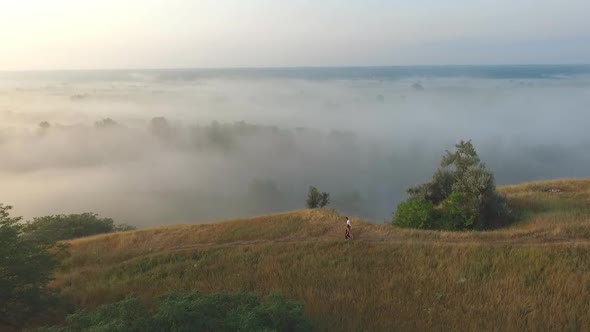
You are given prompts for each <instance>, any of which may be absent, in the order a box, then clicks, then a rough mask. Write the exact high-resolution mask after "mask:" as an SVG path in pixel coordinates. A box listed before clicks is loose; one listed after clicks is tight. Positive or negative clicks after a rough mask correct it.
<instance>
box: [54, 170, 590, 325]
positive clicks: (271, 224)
mask: <svg viewBox="0 0 590 332" xmlns="http://www.w3.org/2000/svg"><path fill="white" fill-rule="evenodd" d="M498 189H499V191H500V192H502V193H503V194H505V195H506V196H507V198H508V202H509V205H510V207H511V208H512V209H513V210H514V211H519V214H520V218H519V222H518V223H517V224H515V225H513V226H511V227H508V228H504V229H499V230H494V231H486V232H439V231H419V230H407V229H399V228H395V227H392V226H391V225H384V224H375V223H371V222H369V221H366V220H359V219H355V218H353V234H354V237H355V238H354V240H353V241H345V240H344V239H343V233H344V217H343V216H341V215H339V214H338V213H337V212H335V211H332V210H302V211H294V212H288V213H282V214H275V215H268V216H259V217H255V218H246V219H239V220H229V221H223V222H213V223H205V224H191V225H176V226H166V227H158V228H152V229H145V230H137V231H131V232H124V233H115V234H108V235H101V236H94V237H88V238H83V239H77V240H72V241H70V242H69V244H70V253H71V255H70V256H69V257H68V258H67V259H66V261H65V267H64V269H63V271H61V272H60V273H58V274H57V276H56V280H55V281H54V282H53V284H52V287H54V288H56V289H59V290H60V292H61V293H62V294H64V295H66V296H68V297H70V298H72V299H74V301H75V302H76V304H78V305H80V306H81V307H84V308H92V307H95V306H97V305H100V304H104V303H109V302H112V301H116V300H119V299H121V298H124V297H125V296H127V295H130V294H136V295H138V296H140V297H141V298H142V299H143V300H145V301H146V302H147V303H152V302H153V301H154V299H155V298H156V297H157V296H158V295H160V294H162V293H164V292H167V291H171V290H189V289H191V290H199V291H202V292H206V293H209V292H217V291H232V292H233V291H247V292H254V293H257V294H263V295H265V294H268V293H270V292H273V291H275V290H281V291H282V292H283V294H285V295H286V296H288V297H290V298H293V299H296V300H299V301H301V302H303V303H304V304H305V310H306V315H307V316H308V317H309V318H310V319H311V320H312V322H313V323H314V325H315V326H316V327H317V328H318V329H320V330H333V331H340V330H349V331H358V330H365V331H379V330H432V329H442V330H481V329H483V330H492V329H499V330H523V329H533V330H585V329H589V328H590V317H588V315H587V313H588V310H590V304H589V302H588V301H587V299H588V295H589V294H590V255H589V254H590V204H589V203H590V179H575V180H574V179H566V180H554V181H544V182H534V183H526V184H520V185H513V186H504V187H500V188H498Z"/></svg>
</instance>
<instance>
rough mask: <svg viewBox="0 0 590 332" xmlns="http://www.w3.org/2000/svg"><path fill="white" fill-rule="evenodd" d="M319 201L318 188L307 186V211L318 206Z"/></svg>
mask: <svg viewBox="0 0 590 332" xmlns="http://www.w3.org/2000/svg"><path fill="white" fill-rule="evenodd" d="M320 200H321V193H320V191H319V190H318V188H316V187H314V186H309V191H308V192H307V208H308V209H315V208H317V207H318V206H319V205H320Z"/></svg>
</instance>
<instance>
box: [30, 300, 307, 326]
mask: <svg viewBox="0 0 590 332" xmlns="http://www.w3.org/2000/svg"><path fill="white" fill-rule="evenodd" d="M310 330H311V325H310V324H309V322H308V321H307V320H306V319H305V318H304V316H303V306H302V305H301V304H298V303H295V302H291V301H288V300H286V299H285V298H284V297H282V296H280V295H271V296H269V297H267V298H265V299H263V300H260V299H259V298H258V297H256V296H254V295H251V294H242V293H240V294H226V293H218V294H210V295H204V294H201V293H198V292H190V293H171V294H167V295H164V296H162V297H161V298H160V303H159V306H158V307H157V308H156V310H155V311H153V312H151V311H149V310H147V309H146V308H145V307H144V306H143V305H142V304H141V302H140V301H139V300H138V299H137V298H128V299H126V300H123V301H120V302H116V303H113V304H107V305H103V306H101V307H98V308H96V309H94V310H90V311H79V312H77V313H75V314H73V315H70V316H69V317H68V318H67V320H66V324H65V326H54V327H47V328H42V329H41V330H40V331H44V332H70V331H93V332H95V331H96V332H102V331H105V332H107V331H109V332H110V331H115V332H117V331H121V332H122V331H129V332H133V331H137V332H139V331H141V332H143V331H145V332H151V331H154V332H156V331H171V332H181V331H183V332H184V331H187V332H188V331H228V332H229V331H294V332H295V331H310Z"/></svg>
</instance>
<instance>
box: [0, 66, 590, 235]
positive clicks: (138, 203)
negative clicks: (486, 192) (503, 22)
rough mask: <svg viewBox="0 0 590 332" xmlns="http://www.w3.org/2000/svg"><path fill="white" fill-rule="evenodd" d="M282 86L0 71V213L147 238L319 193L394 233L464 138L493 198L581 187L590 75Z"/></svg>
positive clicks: (587, 167)
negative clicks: (121, 226) (516, 190)
mask: <svg viewBox="0 0 590 332" xmlns="http://www.w3.org/2000/svg"><path fill="white" fill-rule="evenodd" d="M309 73H315V74H314V75H310V74H309ZM287 74H288V73H287ZM287 74H285V73H284V72H283V73H281V72H279V73H278V74H277V73H275V74H269V73H267V72H264V71H262V72H256V71H255V70H253V71H252V72H248V73H246V74H245V73H243V72H240V71H237V72H232V71H221V72H215V71H207V72H205V74H203V73H201V74H200V75H183V74H182V71H177V72H169V71H120V72H61V73H60V72H50V73H48V72H45V73H38V72H28V73H17V72H13V73H0V156H1V157H0V158H1V159H0V160H1V162H0V202H2V203H6V204H10V205H14V206H15V208H14V214H15V215H23V216H24V217H25V218H32V217H35V216H40V215H49V214H60V213H76V212H84V211H93V212H97V213H99V214H101V215H105V216H109V217H112V218H114V219H115V220H117V221H118V222H125V223H130V224H134V225H137V226H139V227H144V226H151V225H159V224H174V223H184V222H195V221H207V220H217V219H227V218H235V217H242V216H250V215H257V214H263V213H271V212H278V211H285V210H292V209H299V208H304V207H305V197H306V192H307V189H308V187H309V186H310V185H314V186H317V187H318V188H319V189H320V190H322V191H328V192H330V194H331V204H330V206H331V207H334V208H336V209H337V210H339V211H341V212H343V213H346V214H350V215H353V216H362V217H366V218H369V219H372V220H375V221H377V222H381V221H389V220H390V219H391V213H392V212H393V211H394V209H395V207H396V204H397V203H398V202H399V201H400V200H402V199H403V198H404V197H405V190H406V188H407V187H408V186H409V185H414V184H417V183H419V182H423V181H426V180H428V179H429V177H430V175H431V174H432V171H433V170H434V169H435V168H436V166H437V164H438V161H439V159H440V157H441V155H442V154H443V153H444V150H445V149H451V148H452V147H453V144H455V143H457V142H458V141H459V140H461V139H472V141H473V143H474V145H475V147H476V149H477V150H478V152H479V154H480V157H481V159H482V160H483V161H484V162H485V163H486V164H487V165H488V166H489V167H490V169H491V170H492V171H493V172H494V173H495V175H496V181H497V183H499V184H507V183H516V182H523V181H531V180H539V179H548V178H557V177H583V176H589V175H590V138H589V136H588V135H587V127H588V124H589V123H590V122H589V117H590V116H589V115H588V111H589V110H590V109H589V105H590V76H588V75H587V74H588V73H587V72H584V73H581V74H580V73H571V72H568V73H566V74H563V75H552V76H550V77H545V76H542V75H541V76H539V75H527V74H522V73H520V74H518V75H512V76H510V75H499V76H482V75H470V74H469V73H461V72H459V73H456V74H454V75H451V74H445V75H441V74H437V75H428V73H425V72H419V73H411V72H410V73H407V74H405V75H401V76H396V77H390V76H379V75H375V74H374V73H373V72H372V71H371V72H367V73H361V74H355V75H352V74H350V73H349V74H348V75H329V73H325V72H322V71H321V70H319V72H317V71H315V72H314V70H313V69H310V70H309V72H308V74H306V75H303V74H302V75H294V74H293V73H291V74H288V75H287Z"/></svg>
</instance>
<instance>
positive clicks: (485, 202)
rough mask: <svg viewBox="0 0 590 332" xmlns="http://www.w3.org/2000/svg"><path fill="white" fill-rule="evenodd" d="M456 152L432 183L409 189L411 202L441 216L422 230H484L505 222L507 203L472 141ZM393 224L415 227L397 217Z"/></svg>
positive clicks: (444, 161) (449, 154)
mask: <svg viewBox="0 0 590 332" xmlns="http://www.w3.org/2000/svg"><path fill="white" fill-rule="evenodd" d="M455 148H456V150H455V151H454V152H450V151H446V154H445V156H444V157H443V158H442V160H441V163H440V168H439V169H438V170H437V171H436V172H435V173H434V175H433V177H432V181H431V182H428V183H425V184H422V185H419V186H416V187H412V188H409V189H408V194H409V196H410V200H423V201H428V202H431V203H432V204H433V205H434V206H435V207H436V210H437V211H438V212H439V213H437V214H436V216H434V217H433V218H432V219H431V220H429V221H427V222H426V223H427V224H428V225H422V227H420V228H431V229H485V228H490V227H493V226H496V225H497V224H498V222H499V221H504V222H505V221H506V220H507V219H508V216H509V212H508V209H507V207H506V200H505V199H504V197H502V196H501V195H500V194H499V193H498V192H497V191H496V185H495V183H494V175H493V174H492V172H491V171H490V170H488V169H487V167H486V166H485V164H483V163H482V162H481V161H480V159H479V156H478V155H477V152H476V151H475V148H474V147H473V145H472V144H471V141H467V142H465V141H461V142H460V143H459V144H457V145H456V146H455ZM402 204H403V203H402ZM402 204H400V206H402ZM402 208H403V207H402ZM398 209H399V207H398ZM393 224H394V225H398V226H404V227H416V226H413V225H408V224H407V223H406V222H404V221H403V220H399V219H398V218H397V213H396V216H394V219H393Z"/></svg>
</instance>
